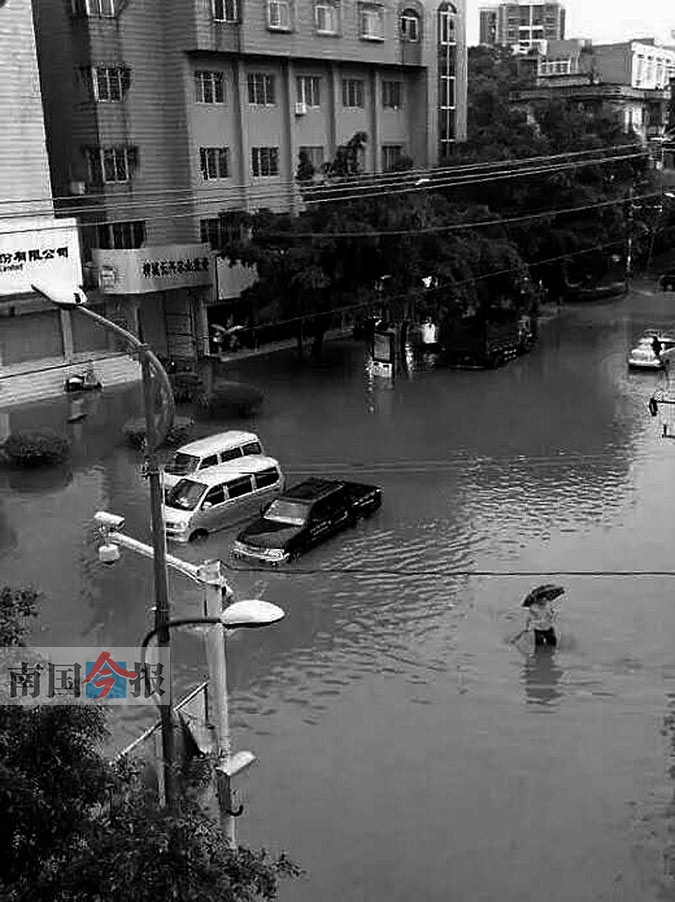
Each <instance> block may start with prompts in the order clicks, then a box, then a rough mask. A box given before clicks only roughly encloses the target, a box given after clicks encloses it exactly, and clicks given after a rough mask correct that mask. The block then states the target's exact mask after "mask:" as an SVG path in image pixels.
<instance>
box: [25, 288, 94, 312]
mask: <svg viewBox="0 0 675 902" xmlns="http://www.w3.org/2000/svg"><path fill="white" fill-rule="evenodd" d="M31 288H32V289H33V291H35V292H37V294H41V295H42V296H43V297H44V298H47V300H48V301H51V302H52V304H56V305H57V306H58V307H81V306H82V305H83V304H86V303H87V295H86V294H85V293H84V289H83V288H82V287H81V286H80V285H74V284H64V283H60V284H59V283H51V282H33V283H32V285H31Z"/></svg>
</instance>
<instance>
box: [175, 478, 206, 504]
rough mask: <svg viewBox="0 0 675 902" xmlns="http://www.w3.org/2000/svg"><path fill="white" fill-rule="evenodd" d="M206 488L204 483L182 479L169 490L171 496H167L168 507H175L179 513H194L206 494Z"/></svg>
mask: <svg viewBox="0 0 675 902" xmlns="http://www.w3.org/2000/svg"><path fill="white" fill-rule="evenodd" d="M205 488H206V486H205V485H204V483H203V482H194V480H192V479H181V481H180V482H178V483H176V485H175V486H174V487H173V488H172V489H170V490H169V494H168V495H167V496H166V504H167V507H175V508H177V509H178V510H179V511H193V510H194V509H195V508H196V507H197V504H198V503H199V499H200V498H201V497H202V495H203V494H204V489H205Z"/></svg>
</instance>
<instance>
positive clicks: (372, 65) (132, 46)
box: [35, 0, 467, 356]
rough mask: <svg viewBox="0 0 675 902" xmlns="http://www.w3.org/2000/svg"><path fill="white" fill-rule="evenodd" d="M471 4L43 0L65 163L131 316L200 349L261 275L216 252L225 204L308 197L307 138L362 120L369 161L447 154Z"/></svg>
mask: <svg viewBox="0 0 675 902" xmlns="http://www.w3.org/2000/svg"><path fill="white" fill-rule="evenodd" d="M463 4H464V0H456V2H453V3H451V2H442V3H440V4H436V3H435V4H434V5H433V6H432V5H431V4H430V3H429V2H423V0H405V2H403V0H399V2H396V3H394V2H392V0H372V2H371V0H367V2H360V0H248V2H246V0H185V2H181V3H171V4H167V3H166V2H165V0H142V2H141V0H67V2H64V0H35V15H36V23H37V34H38V52H39V57H40V68H41V76H42V85H43V92H44V96H45V111H46V124H47V136H48V143H49V148H50V155H51V167H52V169H51V172H52V179H53V182H54V185H55V189H56V193H57V194H58V195H62V196H69V197H70V200H69V201H68V202H67V204H66V205H65V206H67V208H68V209H70V210H72V211H73V212H75V211H77V215H78V216H79V217H80V218H81V220H82V222H83V223H89V224H88V225H87V226H86V227H85V228H84V230H83V236H84V245H85V255H86V257H87V259H88V260H89V259H90V260H91V261H92V263H93V264H94V266H95V269H96V271H97V273H98V281H99V291H100V293H101V294H103V295H105V296H107V297H108V298H109V299H114V300H115V301H116V302H119V306H120V310H122V309H124V310H125V311H126V313H127V314H128V315H127V320H126V321H127V324H129V325H131V326H132V327H134V328H137V329H139V330H140V332H141V333H142V334H143V336H144V338H145V339H146V340H148V341H150V342H151V343H152V344H153V345H154V346H155V348H156V349H157V350H158V351H159V352H160V353H164V354H167V355H168V356H197V355H199V354H201V353H203V352H204V351H205V350H206V347H207V335H208V328H207V326H208V322H218V321H219V320H218V318H219V317H224V316H225V315H226V310H227V303H228V300H229V299H231V298H234V297H236V296H237V295H238V293H239V291H240V290H241V287H242V285H245V284H246V281H247V278H248V275H247V273H246V272H242V271H241V270H240V269H238V268H237V267H233V268H232V267H229V266H228V265H226V264H225V265H222V264H223V261H216V260H215V259H214V258H213V256H212V254H211V248H212V246H213V247H214V248H215V247H217V246H219V245H220V244H221V239H222V234H221V229H222V220H221V219H219V215H218V214H219V213H221V212H222V211H227V210H251V209H256V208H263V207H265V208H271V209H273V210H294V209H298V200H299V195H298V191H297V183H296V181H295V175H296V171H297V167H298V161H299V155H300V152H301V151H304V152H305V154H306V156H307V158H308V159H309V160H310V161H311V162H312V163H313V164H314V165H315V166H316V167H319V166H320V165H321V163H323V162H324V161H328V160H330V159H332V158H333V157H334V156H335V153H336V149H337V148H338V147H339V146H340V145H341V144H344V143H345V142H347V141H348V140H349V139H350V138H351V137H352V136H353V135H354V134H355V133H356V132H365V133H366V136H367V143H366V145H365V152H364V158H363V165H364V169H365V170H366V171H368V172H375V173H379V172H382V171H385V170H388V169H391V168H392V167H394V166H395V165H396V163H397V161H398V160H399V159H400V158H401V157H402V156H403V155H405V156H408V157H411V158H412V160H413V162H414V164H415V166H417V167H424V166H429V165H433V164H435V163H436V162H437V161H438V160H439V159H445V158H447V157H448V156H449V155H450V154H451V153H452V150H453V147H454V145H455V143H456V142H457V141H460V140H462V139H463V138H464V137H465V130H466V78H467V75H466V47H465V10H464V5H463ZM216 283H217V284H216Z"/></svg>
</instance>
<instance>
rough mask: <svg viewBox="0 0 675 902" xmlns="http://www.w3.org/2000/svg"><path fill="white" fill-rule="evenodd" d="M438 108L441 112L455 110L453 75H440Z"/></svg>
mask: <svg viewBox="0 0 675 902" xmlns="http://www.w3.org/2000/svg"><path fill="white" fill-rule="evenodd" d="M440 88H441V96H440V107H441V109H442V110H452V109H454V108H455V77H454V75H441V82H440Z"/></svg>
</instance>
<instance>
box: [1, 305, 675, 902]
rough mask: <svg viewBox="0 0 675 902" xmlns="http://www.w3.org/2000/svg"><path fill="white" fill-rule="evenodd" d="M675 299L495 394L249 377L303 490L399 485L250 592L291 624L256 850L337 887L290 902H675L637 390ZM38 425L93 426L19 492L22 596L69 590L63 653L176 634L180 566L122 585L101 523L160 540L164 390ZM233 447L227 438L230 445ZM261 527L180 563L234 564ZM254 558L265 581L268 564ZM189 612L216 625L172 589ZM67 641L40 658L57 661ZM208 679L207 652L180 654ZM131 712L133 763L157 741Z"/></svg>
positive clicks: (245, 576) (252, 720)
mask: <svg viewBox="0 0 675 902" xmlns="http://www.w3.org/2000/svg"><path fill="white" fill-rule="evenodd" d="M652 325H671V326H672V325H675V299H674V296H673V295H672V294H650V293H649V292H647V291H644V290H643V291H635V292H634V293H633V294H632V295H631V296H629V297H627V298H625V299H622V300H619V301H615V302H612V303H607V304H599V305H593V306H588V307H586V308H582V307H577V308H568V309H566V310H565V311H564V313H563V315H562V316H560V317H558V318H556V319H554V320H553V321H551V322H549V323H548V324H547V325H546V327H545V328H544V330H543V332H542V337H541V341H540V343H539V345H538V346H537V348H536V349H535V351H534V352H533V353H532V354H530V355H529V356H527V357H523V358H521V359H519V360H517V361H515V362H514V363H512V364H510V365H509V366H507V367H506V368H504V369H501V370H497V371H494V372H485V373H481V372H454V371H447V370H436V371H424V372H412V373H411V375H410V378H409V379H405V380H399V381H397V383H396V384H395V386H394V388H393V389H387V388H384V387H382V386H381V385H378V384H377V383H376V382H373V380H372V379H371V378H370V377H369V375H368V372H367V368H366V366H365V362H364V355H363V349H362V348H361V347H360V346H358V345H355V344H350V343H345V344H336V345H331V346H329V347H328V348H327V355H326V359H325V362H324V363H323V364H322V365H321V366H319V367H310V366H307V367H304V368H298V367H297V366H295V365H293V364H292V363H290V357H289V356H287V355H286V354H278V355H275V356H273V357H270V358H267V359H265V358H260V359H257V360H250V361H246V362H245V363H244V362H242V363H241V364H240V365H239V367H238V368H233V370H232V378H237V377H241V378H244V379H247V380H250V381H253V382H255V383H256V384H258V385H260V387H262V388H263V389H264V391H265V394H266V403H265V408H264V412H263V413H262V414H261V416H260V417H259V418H257V419H256V420H254V421H252V422H251V423H250V424H249V425H250V426H251V427H252V428H253V429H255V430H256V431H257V432H259V434H260V435H261V437H262V438H263V440H264V442H265V445H266V448H267V450H268V452H269V453H271V454H272V455H273V456H275V457H278V458H279V460H280V461H281V462H282V465H283V466H284V467H285V468H286V470H287V471H288V472H289V473H291V474H294V478H295V476H297V478H300V477H301V476H302V475H304V474H310V473H312V474H315V473H325V474H327V475H332V474H336V475H344V476H347V477H352V478H357V479H360V480H363V481H373V482H376V483H377V484H379V485H381V486H382V488H383V490H384V504H383V507H382V510H381V511H380V512H379V513H378V514H377V515H376V516H375V517H374V518H373V519H372V520H370V521H368V522H366V523H364V524H361V525H359V527H358V528H357V529H355V530H353V531H350V532H348V533H345V534H344V535H343V536H342V537H339V538H337V539H335V540H333V541H332V542H331V543H329V544H327V545H325V546H323V547H321V548H319V549H317V550H316V551H314V552H312V553H311V554H309V555H307V556H306V557H305V558H302V559H301V560H299V561H298V562H297V563H296V564H293V565H291V566H290V567H289V568H288V569H287V570H286V571H284V572H271V573H268V572H250V571H246V570H242V571H241V572H236V573H233V574H232V576H233V580H234V582H235V584H236V586H237V588H238V590H239V593H240V595H241V597H246V596H249V597H250V596H251V595H252V594H256V595H258V596H260V597H263V598H265V599H266V600H268V601H274V602H276V603H278V604H280V605H282V606H283V607H284V608H285V609H286V611H287V618H286V620H285V621H284V622H283V623H282V624H280V625H279V626H278V627H276V628H274V629H269V630H266V631H260V632H254V633H249V634H247V635H241V636H239V635H237V636H235V637H234V638H233V640H232V642H231V643H230V661H229V663H230V678H231V688H232V714H233V719H234V720H233V727H234V731H235V736H236V746H237V747H238V748H250V749H253V750H254V751H255V753H256V754H257V755H258V757H259V759H260V764H259V765H258V766H257V767H256V768H254V769H253V770H252V771H251V772H250V773H249V774H248V775H247V776H246V777H245V778H244V779H243V780H242V781H241V789H242V796H243V801H244V803H245V804H246V806H247V808H246V813H245V815H244V816H243V817H242V818H241V820H240V821H239V831H240V840H241V841H242V842H244V843H247V844H250V845H252V846H261V845H265V846H268V847H269V848H271V849H279V848H283V849H286V850H287V851H289V853H290V854H291V855H292V857H294V858H295V859H297V860H298V861H299V862H300V863H301V864H302V865H303V866H304V867H305V868H306V869H307V871H308V876H307V877H306V878H304V879H303V880H301V881H298V882H296V883H294V884H291V885H288V886H287V887H285V888H284V890H283V894H282V897H283V899H284V900H288V902H291V900H292V902H316V900H322V902H338V900H339V902H366V900H367V902H409V900H410V899H420V900H424V902H447V900H450V899H457V900H462V902H463V900H472V902H492V900H498V902H527V900H535V899H537V900H539V899H540V898H541V896H542V894H544V895H545V896H546V898H547V899H548V900H549V902H571V900H574V902H600V900H603V902H608V900H615V902H619V900H620V902H647V900H657V899H662V898H668V895H667V894H668V892H671V891H672V890H671V887H670V882H671V877H670V876H669V871H670V851H669V843H670V839H669V834H671V831H672V829H673V828H675V817H674V815H675V809H674V808H673V789H674V785H673V779H672V777H671V769H672V768H674V767H675V733H673V732H672V725H673V722H674V721H675V655H674V654H673V646H674V639H675V536H674V535H673V523H674V522H675V442H670V441H667V440H663V439H662V438H661V437H660V431H661V430H660V419H658V418H657V419H652V418H651V417H650V416H649V414H648V411H647V401H648V399H649V397H650V394H651V392H652V390H653V388H654V387H655V386H656V385H657V384H659V383H658V378H659V377H657V376H656V375H653V374H639V373H636V374H632V373H629V372H628V370H627V368H626V358H627V354H628V351H629V348H630V347H631V345H632V344H633V343H634V341H635V339H636V338H637V337H638V336H639V334H640V332H641V331H642V330H643V329H644V328H646V327H649V326H652ZM89 403H90V404H91V408H90V413H89V416H88V418H87V419H86V420H85V421H83V422H82V423H81V424H78V425H77V426H66V425H65V419H66V413H67V410H66V407H65V404H66V402H65V400H64V402H63V403H62V402H60V401H59V402H57V403H54V404H50V405H44V406H39V407H37V408H32V409H28V410H26V411H22V412H18V413H13V414H12V415H11V417H10V419H9V423H7V422H5V428H7V426H9V427H10V428H11V429H12V430H16V429H18V428H24V427H27V426H29V425H35V424H36V423H37V422H42V423H43V424H44V423H48V422H51V423H52V424H53V425H55V426H56V427H57V428H59V429H60V430H61V431H66V430H71V432H70V434H71V437H72V439H73V443H74V454H73V460H72V462H71V466H70V469H69V470H68V471H65V472H60V473H42V474H41V473H36V474H18V473H16V472H5V473H2V475H1V479H2V483H1V485H2V503H1V506H0V563H1V566H2V572H3V579H4V581H7V582H19V583H20V582H24V581H26V579H27V577H28V575H30V578H31V580H32V581H33V582H34V583H35V584H36V585H38V586H39V587H40V588H41V589H42V590H43V591H44V593H45V601H44V604H43V609H42V613H41V617H40V625H39V628H38V629H36V635H35V637H34V641H35V642H36V644H42V645H46V644H57V645H74V644H94V643H106V644H109V645H132V644H134V643H136V642H138V641H139V639H140V637H141V635H142V634H143V632H144V631H145V629H146V628H147V626H148V624H149V623H151V614H150V613H149V608H150V606H151V603H152V583H151V569H150V567H149V564H148V562H146V561H144V560H142V559H133V558H132V557H131V556H130V555H129V554H125V556H124V558H123V561H122V562H121V563H120V564H118V565H117V566H116V567H114V568H101V567H100V565H99V564H98V562H97V560H96V543H95V541H94V537H93V530H92V528H91V526H90V518H91V514H92V513H93V511H95V510H97V509H99V508H106V509H108V510H111V511H114V512H115V513H121V514H123V515H125V516H126V517H127V529H128V531H129V532H130V533H132V534H134V535H137V536H138V537H141V538H143V537H147V536H148V528H147V520H148V502H147V487H146V486H145V484H144V483H143V481H142V480H141V479H140V476H139V459H138V457H137V455H136V454H135V453H134V452H132V451H130V450H128V449H126V448H124V447H123V446H122V444H121V443H120V440H119V436H120V427H121V424H122V423H123V422H124V421H125V420H126V419H127V418H128V417H130V416H132V415H133V414H134V413H135V412H136V411H137V409H138V398H137V396H136V392H135V391H131V392H118V393H113V392H110V393H109V394H106V392H105V391H104V392H103V394H102V395H101V396H100V397H97V398H94V397H92V398H91V399H89ZM227 425H237V424H235V423H230V424H219V423H216V422H212V423H210V424H207V428H208V430H211V431H217V430H218V429H220V428H221V427H226V426H227ZM231 538H232V534H231V532H230V533H220V534H218V535H217V536H214V537H211V538H210V539H209V540H207V542H205V543H204V544H203V545H201V546H198V547H194V546H191V547H189V548H188V549H187V550H183V549H180V550H179V551H178V553H179V554H184V555H185V556H186V557H188V558H189V559H190V560H193V561H199V560H200V559H202V558H212V557H223V558H225V557H226V556H227V554H228V549H229V545H230V542H231ZM239 566H241V565H239ZM542 581H555V582H560V583H561V584H563V585H564V586H565V587H566V589H567V597H566V600H565V601H564V606H563V611H562V615H561V621H560V623H561V640H562V641H561V644H560V647H559V648H558V650H557V651H556V653H555V654H554V655H553V656H541V657H540V656H537V657H535V656H533V655H532V654H531V653H530V650H529V649H528V647H527V646H526V645H525V646H524V645H523V643H519V644H518V645H515V646H514V645H512V644H510V643H509V638H510V637H511V636H512V635H513V634H514V633H516V632H518V630H519V628H520V626H521V624H522V612H521V610H520V608H519V605H520V601H521V599H522V597H523V596H524V595H525V593H526V592H527V591H528V590H529V589H530V588H531V587H532V586H533V585H535V584H536V583H537V582H542ZM172 603H173V607H174V612H175V613H176V614H177V615H178V614H181V615H185V614H187V613H190V612H198V611H199V609H200V598H199V596H198V594H197V593H196V592H195V590H194V588H193V586H192V585H190V584H189V583H187V582H186V581H183V580H181V579H180V577H178V578H175V579H174V578H172ZM38 639H39V641H38ZM175 639H176V641H175V642H174V646H173V649H172V655H173V662H174V667H175V672H176V675H177V682H178V684H179V687H181V688H183V689H184V688H187V687H189V686H191V685H193V684H194V683H195V682H197V680H198V679H200V678H201V676H202V674H203V672H204V654H203V640H202V638H201V637H200V636H198V635H196V634H191V633H182V634H180V635H177V636H176V637H175ZM146 716H147V715H145V714H143V713H142V712H140V713H139V712H138V711H137V710H132V709H125V710H124V711H123V712H122V713H121V714H118V716H117V718H116V720H115V721H114V724H115V737H114V739H115V743H116V744H117V745H122V744H123V743H124V741H125V740H128V739H129V738H130V737H133V735H135V733H136V732H137V731H138V730H139V729H140V728H141V726H143V725H144V724H145V723H146V722H147V721H146V720H145V719H144V717H146ZM664 893H665V896H664Z"/></svg>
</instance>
